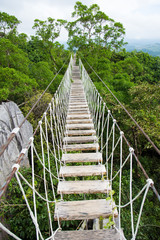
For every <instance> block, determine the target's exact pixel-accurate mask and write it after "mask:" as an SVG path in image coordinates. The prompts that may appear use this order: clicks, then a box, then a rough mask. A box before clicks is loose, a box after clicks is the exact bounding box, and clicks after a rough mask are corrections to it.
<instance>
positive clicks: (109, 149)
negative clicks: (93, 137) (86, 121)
mask: <svg viewBox="0 0 160 240" xmlns="http://www.w3.org/2000/svg"><path fill="white" fill-rule="evenodd" d="M72 65H73V59H72V58H71V60H70V63H69V66H68V69H67V71H66V73H65V75H64V77H63V79H62V81H61V84H60V85H59V87H58V89H57V91H56V93H55V94H54V96H53V98H52V101H51V103H49V105H48V107H47V109H46V111H45V112H44V113H43V116H42V118H41V120H40V121H39V124H38V126H37V128H36V130H35V133H36V134H35V133H34V135H33V137H32V138H30V139H29V143H28V147H27V148H25V149H23V150H22V151H21V153H20V156H19V158H18V160H17V163H16V164H14V165H13V169H14V170H15V178H16V181H17V184H18V186H19V188H20V190H21V193H22V195H23V199H24V201H25V204H26V206H27V209H28V212H29V216H30V218H31V221H32V223H33V224H34V226H35V232H36V239H38V240H39V239H45V240H49V239H54V236H55V234H56V232H57V231H58V230H59V229H61V225H60V221H59V217H58V216H57V219H58V222H57V223H55V222H54V220H53V216H54V208H55V203H56V202H57V201H61V200H62V198H63V196H62V195H61V196H60V198H59V199H57V197H56V196H57V194H56V188H57V184H58V182H59V181H61V180H63V179H61V178H60V177H59V170H60V167H61V166H62V165H63V162H62V161H61V157H62V154H63V151H64V150H63V137H64V133H65V130H66V129H65V124H66V116H67V111H68V103H69V94H70V89H71V83H72V79H71V74H72ZM80 71H81V78H82V82H83V86H84V91H85V94H86V99H87V102H88V105H89V109H90V112H91V115H92V119H93V122H94V126H95V129H96V133H97V137H98V143H99V145H100V152H101V153H102V154H103V164H105V166H106V171H107V175H106V179H107V180H108V181H109V183H110V185H111V189H114V191H115V194H114V191H113V190H111V192H110V194H109V196H108V198H110V200H111V203H113V202H114V201H115V203H116V208H117V210H118V223H116V219H114V214H113V216H112V220H113V222H114V224H113V226H112V227H114V228H115V229H117V231H119V232H120V235H121V239H126V238H125V237H124V235H123V232H122V231H121V229H123V228H125V224H126V222H125V217H126V216H128V215H129V218H127V221H128V219H130V220H129V221H128V222H127V224H128V225H129V224H130V226H131V227H130V229H131V232H130V239H136V236H137V233H138V228H139V225H140V219H141V215H142V210H143V206H144V202H145V199H146V196H147V193H148V190H149V188H150V186H152V185H153V181H152V180H151V179H149V178H148V179H147V180H146V182H145V183H144V182H143V183H144V184H142V182H141V181H139V182H138V184H139V186H138V187H137V185H136V184H135V175H136V174H135V172H134V166H135V165H137V163H138V162H137V157H136V155H135V153H134V149H133V148H132V147H131V146H130V145H129V143H128V142H127V140H126V138H125V135H124V133H123V132H122V131H121V129H120V127H119V126H118V124H117V122H116V120H115V119H114V117H113V115H112V113H111V111H110V110H109V109H108V107H107V105H106V103H105V102H104V101H103V99H102V97H101V96H100V94H99V92H98V91H97V89H96V87H95V85H94V84H93V82H92V80H91V78H90V77H89V75H88V73H87V72H86V70H85V68H84V66H83V64H82V62H81V61H80ZM97 151H98V149H97ZM26 152H28V153H29V154H30V159H31V162H30V163H31V172H30V174H29V176H24V174H23V171H22V170H21V167H20V160H21V159H22V158H23V156H24V155H25V153H26ZM99 164H102V162H101V163H99ZM102 178H105V176H102ZM14 181H15V179H14ZM136 201H138V202H139V205H138V206H139V209H137V205H136V208H135V205H134V204H135V202H136ZM40 203H41V204H40ZM42 203H43V204H42ZM42 209H43V212H44V216H45V218H47V222H48V225H49V226H48V230H47V232H48V233H47V236H46V234H43V231H42V227H41V226H40V225H39V211H41V212H42ZM57 212H58V211H57ZM135 213H136V214H135ZM0 228H2V229H3V230H4V231H5V232H7V233H8V234H9V235H10V236H12V237H13V238H15V239H21V238H19V237H18V236H17V235H16V233H13V232H11V231H10V230H9V229H7V227H6V226H4V224H2V223H0Z"/></svg>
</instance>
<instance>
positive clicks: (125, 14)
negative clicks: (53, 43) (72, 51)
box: [0, 0, 160, 41]
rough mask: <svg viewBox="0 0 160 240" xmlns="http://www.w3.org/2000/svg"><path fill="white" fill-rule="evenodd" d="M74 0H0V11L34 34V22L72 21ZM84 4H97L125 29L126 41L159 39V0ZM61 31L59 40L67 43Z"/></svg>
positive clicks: (90, 1)
mask: <svg viewBox="0 0 160 240" xmlns="http://www.w3.org/2000/svg"><path fill="white" fill-rule="evenodd" d="M75 2H76V0H14V1H13V0H0V11H3V12H7V13H8V14H11V15H14V16H16V17H17V18H18V19H19V20H21V21H22V23H21V24H20V26H19V28H18V31H19V32H24V33H26V34H28V35H33V34H34V30H32V26H33V24H34V19H36V18H38V19H41V20H46V19H47V18H48V17H53V18H62V19H67V20H70V19H71V13H72V12H73V9H74V5H75ZM81 2H82V3H83V4H86V5H88V6H89V5H91V4H93V3H97V4H98V5H99V6H100V8H101V11H103V12H105V13H106V14H107V15H108V16H109V17H111V18H113V19H114V20H115V21H118V22H121V23H122V24H123V25H124V27H125V28H126V37H127V38H128V39H156V40H160V0H121V1H120V0H85V1H84V0H83V1H81ZM66 39H67V33H66V31H64V30H63V31H62V34H61V37H60V39H59V40H61V41H66Z"/></svg>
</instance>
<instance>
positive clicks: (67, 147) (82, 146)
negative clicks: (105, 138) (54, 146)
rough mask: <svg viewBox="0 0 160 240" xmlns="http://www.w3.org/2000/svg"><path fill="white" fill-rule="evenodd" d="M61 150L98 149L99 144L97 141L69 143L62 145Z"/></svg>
mask: <svg viewBox="0 0 160 240" xmlns="http://www.w3.org/2000/svg"><path fill="white" fill-rule="evenodd" d="M63 150H64V151H67V152H73V151H98V150H99V144H98V143H87V144H85V143H84V144H83V143H81V144H70V145H63Z"/></svg>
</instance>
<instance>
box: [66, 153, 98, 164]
mask: <svg viewBox="0 0 160 240" xmlns="http://www.w3.org/2000/svg"><path fill="white" fill-rule="evenodd" d="M62 161H63V162H65V163H72V162H75V163H76V162H101V161H102V153H100V152H97V153H68V154H63V155H62Z"/></svg>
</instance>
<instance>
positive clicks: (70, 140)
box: [63, 136, 98, 144]
mask: <svg viewBox="0 0 160 240" xmlns="http://www.w3.org/2000/svg"><path fill="white" fill-rule="evenodd" d="M97 140H98V139H97V137H96V136H78V137H64V138H63V142H65V143H67V144H68V143H90V142H96V141H97Z"/></svg>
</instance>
